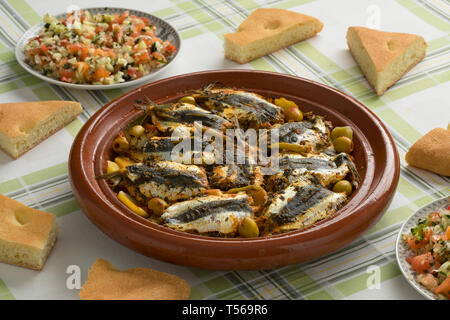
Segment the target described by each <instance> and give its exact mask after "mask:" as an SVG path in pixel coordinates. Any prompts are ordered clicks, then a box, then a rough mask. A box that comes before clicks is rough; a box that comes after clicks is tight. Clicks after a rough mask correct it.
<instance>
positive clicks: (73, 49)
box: [69, 43, 81, 54]
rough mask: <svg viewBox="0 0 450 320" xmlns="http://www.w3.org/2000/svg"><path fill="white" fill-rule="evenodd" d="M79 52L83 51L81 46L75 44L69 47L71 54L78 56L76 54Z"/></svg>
mask: <svg viewBox="0 0 450 320" xmlns="http://www.w3.org/2000/svg"><path fill="white" fill-rule="evenodd" d="M79 50H81V45H80V44H76V43H74V44H71V45H69V52H70V53H71V54H76V53H78V51H79Z"/></svg>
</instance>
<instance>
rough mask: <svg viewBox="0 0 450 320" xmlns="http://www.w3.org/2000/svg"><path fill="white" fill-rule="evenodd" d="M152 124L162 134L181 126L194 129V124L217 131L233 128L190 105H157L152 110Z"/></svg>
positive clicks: (218, 117)
mask: <svg viewBox="0 0 450 320" xmlns="http://www.w3.org/2000/svg"><path fill="white" fill-rule="evenodd" d="M152 112H153V115H152V122H153V124H154V125H155V126H157V128H158V130H160V131H161V132H166V133H170V132H173V131H174V130H175V128H177V127H179V126H185V127H191V128H192V127H193V125H194V122H201V123H202V125H203V126H205V127H209V128H213V129H216V130H220V131H221V130H225V129H226V128H231V127H232V124H231V122H229V121H227V120H226V119H224V118H222V117H220V116H218V115H216V114H213V113H212V112H210V111H208V110H204V109H202V108H199V107H197V106H194V105H192V104H189V103H175V104H168V105H155V106H153V109H152Z"/></svg>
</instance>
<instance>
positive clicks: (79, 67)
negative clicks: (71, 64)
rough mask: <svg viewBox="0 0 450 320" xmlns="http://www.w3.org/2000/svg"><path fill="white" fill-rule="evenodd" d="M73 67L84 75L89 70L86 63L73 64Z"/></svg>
mask: <svg viewBox="0 0 450 320" xmlns="http://www.w3.org/2000/svg"><path fill="white" fill-rule="evenodd" d="M75 67H76V68H77V70H80V72H81V73H86V72H87V71H88V69H89V66H88V65H87V63H86V62H77V63H75Z"/></svg>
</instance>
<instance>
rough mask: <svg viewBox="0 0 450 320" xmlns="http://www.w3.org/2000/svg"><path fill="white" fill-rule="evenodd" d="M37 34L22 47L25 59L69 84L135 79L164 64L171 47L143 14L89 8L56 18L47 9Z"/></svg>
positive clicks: (47, 73) (49, 74)
mask: <svg viewBox="0 0 450 320" xmlns="http://www.w3.org/2000/svg"><path fill="white" fill-rule="evenodd" d="M44 22H45V25H44V27H43V28H42V29H41V31H40V32H39V35H38V36H37V37H35V38H32V39H30V40H29V41H28V43H27V44H26V46H25V56H26V59H27V62H28V63H29V64H30V65H31V66H32V67H33V68H34V69H36V70H37V71H39V72H41V73H42V74H44V75H46V76H48V77H51V78H53V79H57V80H60V81H64V82H68V83H79V84H114V83H121V82H125V81H130V80H134V79H137V78H140V77H142V76H145V75H147V74H148V73H150V72H151V71H152V70H154V69H156V68H159V67H161V66H163V65H165V64H166V63H167V59H168V58H169V57H170V56H171V55H173V53H174V52H175V51H176V48H175V46H174V45H173V44H172V43H170V42H169V41H167V40H162V39H160V38H158V37H157V36H156V35H155V32H156V26H155V25H154V24H152V23H151V21H149V20H148V19H146V18H143V17H137V16H134V15H130V13H129V11H124V12H123V13H121V14H120V15H119V14H100V13H98V14H95V15H92V14H91V13H90V12H89V11H88V10H84V11H83V10H79V11H76V12H73V13H69V14H68V15H67V16H66V17H65V18H62V19H56V18H54V17H53V16H51V15H49V14H47V15H45V17H44Z"/></svg>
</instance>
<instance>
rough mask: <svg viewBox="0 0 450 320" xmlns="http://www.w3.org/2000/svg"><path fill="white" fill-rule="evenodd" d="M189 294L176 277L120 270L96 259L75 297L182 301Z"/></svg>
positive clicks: (156, 272)
mask: <svg viewBox="0 0 450 320" xmlns="http://www.w3.org/2000/svg"><path fill="white" fill-rule="evenodd" d="M190 294H191V288H190V287H189V285H188V283H187V282H186V281H185V280H183V279H181V278H180V277H178V276H175V275H171V274H168V273H164V272H160V271H156V270H152V269H149V268H133V269H129V270H124V271H120V270H117V269H116V268H115V267H114V266H113V265H112V264H111V263H110V262H109V261H106V260H104V259H97V261H95V263H94V264H93V265H92V268H91V269H90V270H89V273H88V280H87V281H86V282H85V283H84V285H83V287H82V288H81V291H80V293H79V296H80V298H81V299H83V300H186V299H188V298H189V296H190Z"/></svg>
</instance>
